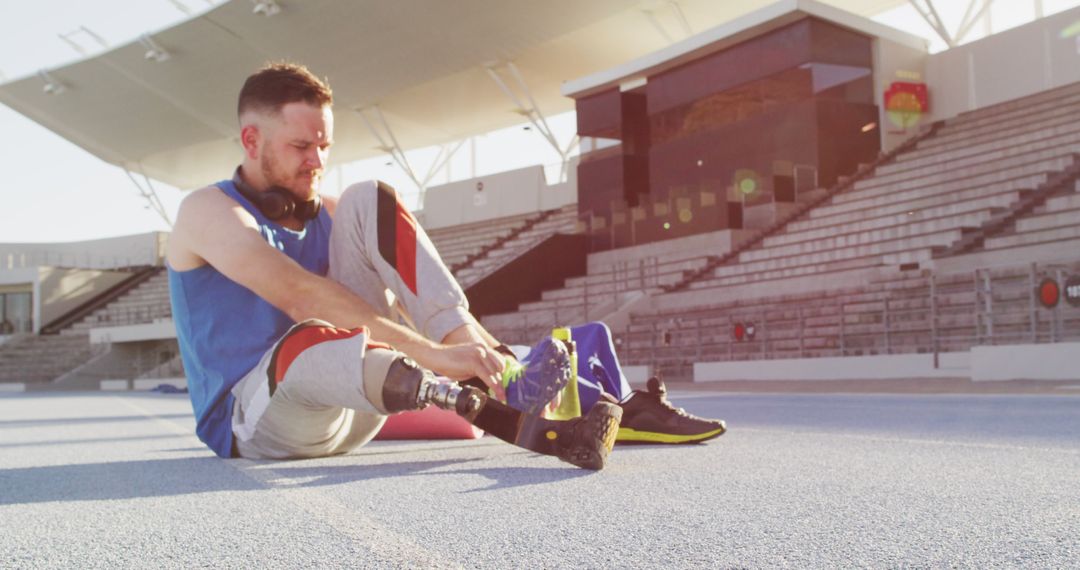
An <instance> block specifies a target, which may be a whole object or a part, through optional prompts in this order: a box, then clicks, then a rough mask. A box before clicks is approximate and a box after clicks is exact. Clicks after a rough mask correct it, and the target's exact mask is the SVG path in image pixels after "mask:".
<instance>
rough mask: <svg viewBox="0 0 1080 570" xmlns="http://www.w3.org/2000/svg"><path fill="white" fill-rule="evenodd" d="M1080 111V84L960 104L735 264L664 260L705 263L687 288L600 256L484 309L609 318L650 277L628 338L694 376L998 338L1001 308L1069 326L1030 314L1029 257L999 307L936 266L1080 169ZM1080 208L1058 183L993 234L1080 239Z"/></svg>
mask: <svg viewBox="0 0 1080 570" xmlns="http://www.w3.org/2000/svg"><path fill="white" fill-rule="evenodd" d="M1078 118H1080V84H1077V85H1072V86H1068V87H1065V88H1062V89H1057V90H1053V91H1049V92H1045V93H1041V94H1038V95H1035V96H1033V97H1029V98H1026V99H1023V100H1019V101H1013V102H1008V103H1004V104H1001V105H997V106H993V107H989V108H985V109H981V110H978V111H974V112H971V113H967V114H964V115H961V116H959V117H957V118H955V119H953V120H950V121H947V122H945V123H944V124H943V125H941V126H940V127H939V128H938V129H937V130H936V131H935V132H934V133H933V134H932V135H931V136H929V137H927V138H924V139H923V140H921V141H919V142H918V144H917V145H915V146H914V147H913V148H911V149H907V150H905V151H903V152H901V153H899V154H898V155H897V156H896V157H895V159H894V160H891V161H889V162H887V163H884V164H880V165H877V166H876V168H874V170H873V173H872V175H871V176H868V177H864V178H862V179H861V180H858V181H856V182H855V183H854V184H852V185H851V187H850V188H848V189H845V190H843V191H841V192H839V193H836V194H834V195H832V196H831V198H829V199H828V200H827V201H825V202H824V203H822V204H821V205H819V206H817V207H815V208H813V209H810V210H809V211H807V212H806V213H804V214H803V215H801V216H799V217H797V218H796V219H794V220H792V221H790V222H789V223H787V224H786V225H785V226H783V227H782V228H779V230H778V231H775V230H774V231H772V232H771V233H768V234H766V235H765V236H764V238H763V239H760V241H758V242H757V243H756V244H752V247H748V248H746V249H745V250H743V251H741V252H740V253H739V254H738V255H737V256H735V257H734V258H733V259H732V260H730V261H728V262H726V263H719V264H718V263H716V261H715V258H714V259H713V260H710V258H709V256H708V252H704V254H702V253H698V254H696V255H689V256H687V257H685V258H680V257H679V256H678V255H673V256H665V258H664V261H665V263H664V266H665V267H671V268H672V271H664V270H658V271H656V272H655V275H656V278H655V281H654V282H653V283H660V284H663V283H670V282H671V281H672V280H676V281H678V280H679V279H684V278H685V277H686V275H687V272H685V271H684V270H692V269H693V268H695V267H704V268H705V270H704V271H699V272H698V273H701V274H700V275H698V276H696V278H690V279H684V283H682V284H683V285H686V287H685V290H684V291H683V292H680V293H674V294H661V293H660V292H659V291H657V290H655V289H650V287H648V285H646V284H645V283H644V282H643V281H644V280H639V281H637V282H636V283H635V282H634V278H635V275H634V274H633V273H632V272H629V273H626V274H623V275H620V274H619V273H618V272H617V271H613V270H612V269H611V268H603V267H595V265H594V264H590V273H589V275H587V276H584V277H581V278H574V279H571V280H568V281H567V283H566V287H565V288H564V289H561V290H558V291H550V292H545V293H544V296H543V300H542V301H540V302H537V303H528V304H524V305H522V306H521V307H520V308H519V311H518V312H516V313H514V314H507V315H493V316H490V317H487V318H485V319H484V320H483V322H484V324H485V326H488V327H489V328H490V329H492V331H493V332H494V333H495V334H496V336H500V335H502V336H500V338H502V337H504V336H505V337H508V338H512V339H514V340H515V341H517V342H522V341H526V340H527V339H528V338H532V337H535V336H536V335H538V334H542V333H543V329H544V328H546V327H549V326H551V325H552V324H555V323H559V322H561V323H567V322H570V323H573V322H579V321H581V320H586V319H587V318H590V319H592V318H600V317H602V316H603V314H602V313H603V312H604V311H612V310H615V309H616V308H617V307H618V303H617V302H616V298H617V296H618V294H619V293H620V292H622V291H626V290H628V289H642V290H645V291H647V292H649V293H652V294H654V295H655V298H654V299H653V301H654V302H653V303H651V304H650V306H653V307H660V308H659V309H652V310H648V311H647V312H645V313H642V312H641V311H635V313H634V314H633V315H632V317H631V324H630V326H629V328H628V329H627V331H626V332H625V333H624V334H622V335H619V341H620V342H621V343H622V346H620V352H621V353H622V354H623V355H624V359H625V360H626V361H627V362H629V363H631V364H654V365H656V366H658V367H659V368H660V369H661V370H667V371H668V372H669V373H674V374H675V375H676V376H684V377H685V376H686V375H687V374H689V369H690V366H691V364H692V363H693V362H696V361H702V360H706V361H707V360H728V359H746V358H784V357H794V356H805V357H810V356H837V355H859V354H884V353H902V352H928V351H932V350H935V349H936V350H939V351H947V350H966V349H968V348H970V347H971V346H972V345H973V344H977V343H978V342H983V341H985V340H986V338H982V337H986V336H987V334H988V333H989V330H988V329H987V326H988V324H989V321H991V320H992V321H993V335H994V342H1007V341H1008V340H1009V339H1012V340H1013V341H1023V340H1024V339H1031V338H1041V336H1046V335H1053V334H1056V333H1054V332H1053V331H1050V330H1049V329H1048V328H1047V327H1048V326H1049V325H1047V324H1046V323H1045V322H1042V323H1041V324H1039V323H1038V319H1034V321H1036V322H1037V325H1035V326H1033V325H1032V324H1031V323H1032V322H1033V318H1032V316H1031V310H1030V307H1029V305H1031V303H1032V295H1031V291H1030V287H1029V285H1030V283H1029V281H1030V280H1031V275H1029V273H1030V271H1029V269H1028V268H1025V267H1020V268H1019V269H1017V268H1012V269H1009V268H1003V269H994V270H992V271H989V272H987V273H986V275H985V277H986V278H987V279H989V282H992V283H995V284H997V285H996V289H995V293H994V295H996V296H997V297H996V298H995V301H996V303H997V304H996V307H995V309H994V311H993V313H992V315H993V316H990V315H989V314H988V315H983V314H981V313H980V311H979V310H977V308H976V301H980V302H982V301H984V299H983V298H982V297H980V296H979V295H980V294H979V293H978V291H979V289H978V288H977V287H976V285H975V284H974V278H973V276H972V273H970V272H967V273H958V274H953V275H934V276H933V279H934V289H935V291H934V295H933V296H931V294H930V287H931V286H930V280H931V277H930V275H931V272H930V271H927V270H926V268H927V267H932V266H933V261H934V258H935V256H936V255H941V254H943V253H947V252H948V251H949V246H950V245H952V244H955V243H957V242H959V241H960V240H961V239H962V238H963V237H964V236H967V235H969V234H971V233H973V232H976V231H977V230H980V229H981V230H983V231H985V228H986V227H993V228H995V231H997V226H992V225H991V224H990V222H991V221H992V220H996V219H998V218H1000V216H1002V215H1003V214H1004V213H1008V212H1010V210H1014V209H1016V208H1017V205H1018V204H1021V203H1022V202H1024V198H1025V197H1026V196H1030V195H1032V192H1033V191H1034V190H1035V189H1039V188H1045V187H1046V186H1047V185H1048V181H1054V180H1057V179H1058V178H1060V177H1062V176H1074V174H1073V167H1074V165H1075V164H1076V153H1077V152H1078V151H1080V121H1078V120H1077V119H1078ZM1070 188H1071V187H1070ZM1051 190H1054V189H1053V188H1051ZM1055 191H1056V190H1055ZM1019 214H1024V213H1023V212H1019ZM1078 221H1080V194H1077V193H1075V192H1071V193H1068V194H1067V195H1056V194H1054V195H1052V196H1051V197H1050V198H1049V199H1048V200H1047V201H1046V202H1045V204H1043V205H1042V206H1039V207H1038V208H1036V209H1035V211H1034V212H1032V213H1031V214H1025V215H1020V216H1019V219H1017V220H1016V222H1015V225H1009V226H1007V227H1006V229H1005V231H1004V232H1001V231H997V233H992V234H990V235H986V236H985V245H984V247H985V249H987V250H995V249H1004V248H1010V247H1019V246H1028V245H1033V244H1034V245H1038V244H1047V243H1061V242H1062V241H1063V240H1072V239H1080V230H1077V229H1076V228H1077V227H1078V226H1080V224H1078V223H1077V222H1078ZM1021 264H1022V260H1021ZM710 266H711V267H710ZM689 274H690V275H693V274H694V272H693V271H689ZM1017 283H1019V285H1017ZM1010 284H1012V285H1010ZM676 288H677V287H672V288H671V289H676ZM931 297H933V300H931ZM605 299H606V300H607V303H605V301H604V300H605ZM721 299H723V300H726V301H718V300H721ZM932 304H933V305H934V306H933V307H931V305H932ZM586 307H589V308H590V309H593V308H595V310H590V311H585V308H586ZM664 307H667V308H664ZM1021 308H1022V309H1023V310H1020V309H1021ZM932 314H933V315H936V316H935V317H933V318H931V316H930V315H932ZM1061 318H1064V319H1066V320H1067V319H1070V318H1076V317H1073V316H1071V313H1068V314H1064V315H1063V316H1062V317H1061ZM1043 320H1044V321H1045V316H1044V318H1043ZM931 321H933V322H931ZM747 322H752V323H754V325H755V327H754V328H755V332H756V333H757V335H758V336H757V337H756V338H755V339H754V340H753V341H747V340H746V339H744V340H743V341H735V340H734V338H733V335H734V329H735V325H736V324H738V323H743V324H744V325H745V324H746V323H747ZM1059 324H1061V323H1059ZM1039 327H1042V328H1041V329H1040V328H1039ZM1033 331H1034V332H1033ZM1040 335H1041V336H1040Z"/></svg>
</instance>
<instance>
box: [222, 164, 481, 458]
mask: <svg viewBox="0 0 1080 570" xmlns="http://www.w3.org/2000/svg"><path fill="white" fill-rule="evenodd" d="M330 277H331V278H332V279H334V280H335V281H338V282H339V283H341V284H343V285H344V286H346V287H347V288H348V289H349V290H351V291H353V292H354V293H356V294H357V295H358V296H359V297H360V298H362V299H364V301H366V302H367V303H368V304H369V305H371V306H372V307H373V308H374V310H375V312H376V313H378V314H380V315H382V316H384V317H387V318H391V319H396V320H400V321H402V322H405V323H408V324H410V326H412V327H413V328H415V329H416V330H417V332H419V333H420V334H422V335H424V336H425V337H427V338H429V339H432V340H435V341H442V340H443V339H444V338H445V337H446V335H447V334H449V333H450V332H451V331H453V330H454V329H456V328H458V327H460V326H462V325H464V324H470V323H474V322H475V320H474V319H473V317H472V316H471V315H470V314H469V312H468V302H467V300H466V298H465V294H464V292H463V291H462V290H461V286H460V285H458V283H457V281H455V280H454V278H453V276H452V275H451V274H450V271H449V270H448V269H447V268H446V266H445V265H444V264H443V262H442V260H441V259H440V258H439V255H438V252H436V250H435V247H434V245H432V243H431V240H430V239H429V238H428V236H427V234H426V233H424V231H423V229H422V228H420V226H419V224H417V223H416V220H415V218H413V216H412V214H411V213H409V211H408V210H407V209H406V208H405V207H404V206H403V205H401V204H400V202H399V201H398V198H397V195H396V194H395V193H394V191H393V190H392V189H391V188H390V187H389V186H386V185H382V184H376V183H375V182H362V183H360V184H354V185H352V186H350V187H349V188H347V189H346V190H345V192H344V193H342V195H341V198H340V200H339V202H338V206H337V210H336V211H335V213H334V224H333V229H332V231H331V238H330ZM397 356H398V353H396V352H394V351H393V350H388V349H386V348H381V347H378V346H374V345H372V344H371V342H370V338H369V334H368V333H367V331H366V330H363V329H357V330H353V331H345V330H342V329H337V328H335V327H334V326H333V324H332V323H327V322H323V321H314V320H313V321H305V322H303V323H299V324H298V325H296V326H294V327H293V328H292V329H290V331H289V332H288V333H286V334H285V335H284V336H283V337H282V338H281V339H279V340H278V342H277V343H275V345H274V346H273V347H271V348H270V350H268V351H267V352H266V354H265V355H264V356H263V358H262V360H261V361H260V363H259V365H258V366H256V367H255V368H254V369H252V370H251V371H250V372H248V374H247V375H245V376H244V378H243V379H241V380H240V382H239V383H237V385H236V386H235V387H234V388H233V391H232V392H233V395H234V396H235V397H236V403H235V405H234V408H233V435H234V437H235V438H236V447H237V450H238V451H239V453H240V455H241V457H247V458H295V457H319V456H325V455H334V454H340V453H346V452H348V451H351V450H352V449H355V448H357V447H359V446H361V445H363V444H365V443H367V442H368V441H370V440H371V438H373V437H374V436H375V435H376V434H377V433H378V431H379V429H380V428H381V427H382V424H383V422H384V421H385V420H386V415H385V414H386V410H385V409H384V408H383V406H382V384H383V381H384V380H385V377H386V370H387V368H388V367H389V365H390V362H392V361H393V359H394V358H396V357H397ZM268 378H269V381H268Z"/></svg>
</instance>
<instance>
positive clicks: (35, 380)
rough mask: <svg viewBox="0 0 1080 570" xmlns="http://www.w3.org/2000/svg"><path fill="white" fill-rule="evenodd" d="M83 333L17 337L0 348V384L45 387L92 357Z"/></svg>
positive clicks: (90, 348) (93, 350)
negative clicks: (39, 385)
mask: <svg viewBox="0 0 1080 570" xmlns="http://www.w3.org/2000/svg"><path fill="white" fill-rule="evenodd" d="M95 350H96V349H95V348H94V347H92V346H91V345H90V342H89V340H88V339H87V336H86V335H85V334H72V335H64V336H60V335H48V336H38V335H31V334H27V335H19V336H18V337H16V338H13V339H11V340H8V341H7V342H5V343H4V344H3V346H2V347H0V383H7V382H16V383H25V384H44V383H48V382H50V381H52V380H53V379H54V378H56V377H57V376H59V375H61V374H63V373H65V372H67V371H69V370H71V369H73V368H75V367H76V366H78V365H80V364H82V363H84V362H86V361H87V360H89V359H90V358H91V357H93V356H94V355H95V354H96V352H95Z"/></svg>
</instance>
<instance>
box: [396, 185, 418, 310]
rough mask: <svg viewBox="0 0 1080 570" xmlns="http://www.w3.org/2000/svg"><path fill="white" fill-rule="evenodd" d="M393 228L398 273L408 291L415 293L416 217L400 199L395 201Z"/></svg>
mask: <svg viewBox="0 0 1080 570" xmlns="http://www.w3.org/2000/svg"><path fill="white" fill-rule="evenodd" d="M395 229H396V236H395V240H394V241H395V242H396V246H397V247H396V254H397V255H396V257H397V260H396V261H397V264H396V265H397V271H398V275H400V276H401V280H402V281H404V282H405V286H406V287H408V288H409V291H412V293H413V295H416V294H417V293H416V219H414V218H413V217H412V214H411V213H409V211H408V210H407V209H405V206H403V205H402V204H401V202H400V201H398V203H397V220H396V223H395Z"/></svg>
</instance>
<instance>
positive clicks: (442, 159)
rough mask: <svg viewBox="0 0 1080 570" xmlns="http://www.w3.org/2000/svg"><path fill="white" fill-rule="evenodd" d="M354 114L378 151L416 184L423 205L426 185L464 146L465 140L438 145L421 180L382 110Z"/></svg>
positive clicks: (370, 108)
mask: <svg viewBox="0 0 1080 570" xmlns="http://www.w3.org/2000/svg"><path fill="white" fill-rule="evenodd" d="M369 110H370V111H371V114H372V115H374V117H375V119H376V122H372V120H371V119H370V118H369V117H368V113H367V111H369ZM356 112H357V113H358V114H359V115H360V118H361V119H363V120H364V124H365V125H366V126H367V128H368V131H370V132H371V135H372V136H373V137H375V140H377V141H379V149H380V150H382V151H384V152H386V153H387V154H389V155H390V158H392V159H393V160H394V162H395V163H397V165H398V167H399V168H401V170H402V171H403V172H405V175H406V176H408V177H409V180H412V181H413V184H416V188H417V189H418V190H419V192H420V198H419V203H420V204H421V205H422V204H423V203H424V193H426V192H427V188H428V185H429V184H431V181H432V180H433V179H434V178H435V175H436V174H438V173H439V171H440V170H442V169H443V168H445V167H446V165H447V164H449V163H450V159H451V158H453V157H454V155H455V154H457V152H458V151H459V150H461V147H463V146H465V139H462V140H460V141H458V143H457V144H456V145H454V146H451V145H446V144H444V145H440V146H439V152H438V154H436V155H435V161H434V162H433V163H432V164H431V168H429V169H428V171H427V174H426V175H424V177H423V178H420V176H419V175H417V173H416V171H415V170H413V167H412V165H411V164H410V163H409V158H408V157H407V156H405V151H404V150H403V149H402V148H401V145H400V144H399V143H398V141H397V137H395V136H394V131H393V130H392V129H391V128H390V124H389V123H387V122H386V117H385V116H384V115H383V113H382V110H381V109H379V106H378V105H372V106H371V107H367V108H363V109H356Z"/></svg>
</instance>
